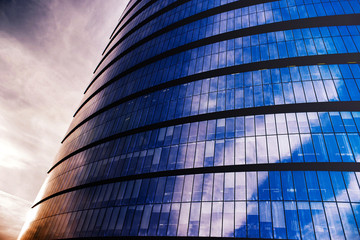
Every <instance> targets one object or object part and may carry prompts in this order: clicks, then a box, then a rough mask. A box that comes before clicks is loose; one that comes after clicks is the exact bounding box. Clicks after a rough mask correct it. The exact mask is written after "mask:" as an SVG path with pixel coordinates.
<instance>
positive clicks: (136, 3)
mask: <svg viewBox="0 0 360 240" xmlns="http://www.w3.org/2000/svg"><path fill="white" fill-rule="evenodd" d="M155 1H156V0H155ZM130 2H131V1H129V2H128V4H127V6H126V7H125V9H124V11H125V10H126V8H127V7H128V5H129V4H130ZM140 2H141V0H136V2H135V3H134V4H133V5H132V6H131V7H130V9H128V10H127V11H126V13H125V14H124V16H123V17H121V19H120V20H119V21H118V23H117V24H116V27H115V28H114V30H113V32H112V33H111V35H110V40H111V38H112V37H113V35H114V34H115V31H116V29H117V28H118V26H119V25H120V24H121V23H122V22H123V21H124V19H125V18H126V16H127V15H129V14H130V12H131V11H132V10H133V9H134V8H135V7H136V6H137V5H139V3H140ZM139 13H140V12H136V13H134V15H138V14H139ZM129 22H130V21H129V19H128V21H127V22H126V23H124V25H127V24H129ZM122 27H123V26H122ZM106 48H107V46H106V47H105V49H104V51H103V53H102V54H104V53H105V51H106Z"/></svg>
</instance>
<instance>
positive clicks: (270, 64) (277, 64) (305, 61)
mask: <svg viewBox="0 0 360 240" xmlns="http://www.w3.org/2000/svg"><path fill="white" fill-rule="evenodd" d="M359 60H360V53H345V54H329V55H315V56H306V57H295V58H285V59H277V60H269V61H264V62H254V63H248V64H242V65H236V66H232V67H226V68H219V69H215V70H211V71H207V72H203V73H198V74H194V75H190V76H187V77H183V78H180V79H175V80H172V81H168V82H165V83H162V84H159V85H156V86H154V87H150V88H147V89H145V90H142V91H139V92H136V93H133V94H130V95H128V96H126V97H124V98H122V99H120V100H118V101H115V102H113V103H111V104H109V105H107V106H106V107H104V108H102V109H100V110H98V111H96V112H95V113H93V114H92V115H91V116H89V117H87V118H86V119H84V120H83V121H81V122H80V123H79V124H78V125H76V126H75V127H74V128H73V129H71V130H70V131H69V132H68V133H67V134H66V135H65V137H64V138H63V140H62V141H61V143H63V142H64V141H65V140H66V139H67V138H68V137H69V136H70V135H71V134H72V133H73V132H74V131H75V130H76V129H77V128H79V127H80V126H81V125H82V124H84V123H85V122H87V121H89V120H90V119H92V118H94V117H95V116H97V115H99V114H101V113H103V112H105V111H107V110H109V109H111V108H113V107H116V106H118V105H120V104H122V103H124V102H127V101H130V100H132V99H135V98H138V97H141V96H143V95H147V94H149V93H152V92H155V91H159V90H163V89H166V88H169V87H173V86H176V85H180V84H184V83H189V82H193V81H197V80H201V79H206V78H211V77H217V76H223V75H228V74H234V73H242V72H248V71H255V70H260V69H272V68H282V67H289V66H308V65H317V64H320V63H321V64H346V63H349V62H351V63H354V62H357V61H359ZM85 103H86V102H84V104H85Z"/></svg>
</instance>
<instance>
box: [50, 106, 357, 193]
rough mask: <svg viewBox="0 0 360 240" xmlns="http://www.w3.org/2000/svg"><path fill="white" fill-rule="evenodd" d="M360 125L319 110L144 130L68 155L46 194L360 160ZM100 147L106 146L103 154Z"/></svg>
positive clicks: (345, 116) (341, 115)
mask: <svg viewBox="0 0 360 240" xmlns="http://www.w3.org/2000/svg"><path fill="white" fill-rule="evenodd" d="M359 127H360V112H353V113H351V112H340V113H339V112H330V113H328V112H319V113H315V112H314V113H296V114H295V113H287V114H268V115H256V116H246V117H236V118H223V119H217V120H210V121H202V122H194V123H191V124H190V123H188V124H183V125H176V126H170V127H167V128H161V129H159V130H158V129H157V130H154V131H148V132H143V133H139V134H136V135H132V136H129V137H123V138H120V139H118V140H115V141H111V142H108V143H104V144H102V145H100V146H97V147H94V148H91V149H88V150H86V151H85V152H82V153H79V154H77V155H76V156H74V157H71V158H69V159H67V160H66V161H65V162H63V163H61V165H59V166H58V167H56V168H55V169H54V170H53V171H52V172H51V174H50V176H49V180H48V184H47V189H46V191H45V192H44V195H43V198H45V197H48V196H50V195H52V194H54V193H57V192H60V191H62V190H65V189H68V188H72V187H76V186H78V185H82V184H87V183H91V182H97V181H101V180H105V179H112V178H116V177H121V176H129V175H136V174H143V173H149V172H158V171H171V170H174V169H184V168H199V167H212V166H225V165H242V164H264V163H288V162H294V163H295V162H360V137H359V130H358V129H360V128H359ZM126 146H128V147H126ZM99 149H104V152H102V153H99V154H101V155H100V156H99V155H98V154H97V152H99ZM105 150H106V151H105ZM114 152H115V153H114ZM91 156H92V157H91Z"/></svg>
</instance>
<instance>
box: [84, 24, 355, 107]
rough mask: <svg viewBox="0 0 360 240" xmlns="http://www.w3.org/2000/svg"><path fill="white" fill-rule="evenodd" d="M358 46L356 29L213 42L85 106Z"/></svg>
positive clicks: (150, 68)
mask: <svg viewBox="0 0 360 240" xmlns="http://www.w3.org/2000/svg"><path fill="white" fill-rule="evenodd" d="M350 33H351V34H350ZM359 43H360V36H359V26H341V27H321V28H310V29H294V30H287V31H278V32H270V33H266V34H259V35H252V36H247V37H240V38H236V39H230V40H226V41H222V42H216V43H213V44H208V45H205V46H202V47H199V48H194V49H191V50H187V51H185V52H181V53H179V54H175V55H172V56H170V57H168V58H164V59H162V60H159V61H157V62H155V63H151V64H149V65H147V66H144V67H142V68H140V69H138V70H135V71H134V72H131V73H129V74H127V75H126V76H124V77H122V78H121V79H119V80H118V81H116V82H115V83H113V84H111V85H110V86H108V87H107V88H105V89H104V90H102V91H101V92H100V93H98V94H96V95H95V96H94V97H92V98H91V99H90V101H89V102H88V103H87V104H86V105H88V104H89V107H91V106H92V105H94V107H96V108H97V109H98V106H99V105H102V102H103V101H104V100H103V99H104V98H106V99H112V98H111V97H113V96H114V98H113V99H114V100H115V99H121V98H122V97H125V96H127V95H129V94H132V93H135V92H138V91H140V90H143V89H146V88H149V87H153V86H156V85H158V84H161V83H165V82H168V81H171V80H175V79H178V78H183V77H188V76H192V75H194V74H198V73H203V72H207V71H211V70H214V69H221V68H225V67H231V66H235V65H241V64H248V63H256V62H264V61H268V60H276V59H289V60H290V59H291V58H293V57H304V56H314V55H325V54H342V53H358V52H359V51H360V44H359ZM138 55H139V54H138ZM128 62H131V61H128ZM289 64H291V62H290V63H289ZM124 65H125V64H124ZM122 67H123V66H119V67H118V68H122ZM104 76H105V75H104ZM114 76H115V75H114ZM106 78H107V79H108V80H110V79H112V77H106ZM97 82H98V81H96V82H95V83H94V84H96V83H97ZM100 82H101V81H99V83H100ZM89 94H90V93H89ZM107 96H111V97H110V98H108V97H107ZM115 96H116V97H115ZM84 99H87V98H86V97H85V98H84ZM107 101H109V100H107ZM81 111H82V109H81V110H80V112H79V114H80V113H81ZM84 111H86V109H84Z"/></svg>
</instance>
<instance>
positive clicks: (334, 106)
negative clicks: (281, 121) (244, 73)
mask: <svg viewBox="0 0 360 240" xmlns="http://www.w3.org/2000/svg"><path fill="white" fill-rule="evenodd" d="M332 111H336V112H339V111H360V101H349V102H316V103H299V104H282V105H271V106H262V107H252V108H242V109H234V110H228V111H220V112H212V113H206V114H200V115H194V116H189V117H182V118H176V119H172V120H167V121H163V122H158V123H153V124H150V125H146V126H142V127H139V128H134V129H131V130H128V131H125V132H122V133H118V134H114V135H112V136H109V137H106V138H103V139H101V140H98V141H96V142H93V143H90V144H88V145H86V146H84V147H81V148H79V149H77V150H75V151H74V152H72V153H70V154H69V155H67V156H66V157H64V158H63V159H61V160H60V161H58V162H57V163H55V164H54V166H52V167H51V169H50V170H49V171H48V173H50V172H51V171H52V170H53V169H54V168H55V167H56V166H58V165H59V164H60V163H62V162H63V161H65V160H66V159H68V158H70V157H72V156H74V155H76V154H78V153H80V152H82V151H85V150H87V149H89V148H92V147H95V146H97V145H100V144H102V143H106V142H108V141H111V140H115V139H118V138H121V137H125V136H129V135H133V134H137V133H140V132H146V131H149V130H154V129H159V128H163V127H169V126H175V125H179V124H185V123H192V122H200V121H207V120H213V119H219V118H229V117H239V116H250V115H261V114H275V113H296V112H332Z"/></svg>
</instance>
